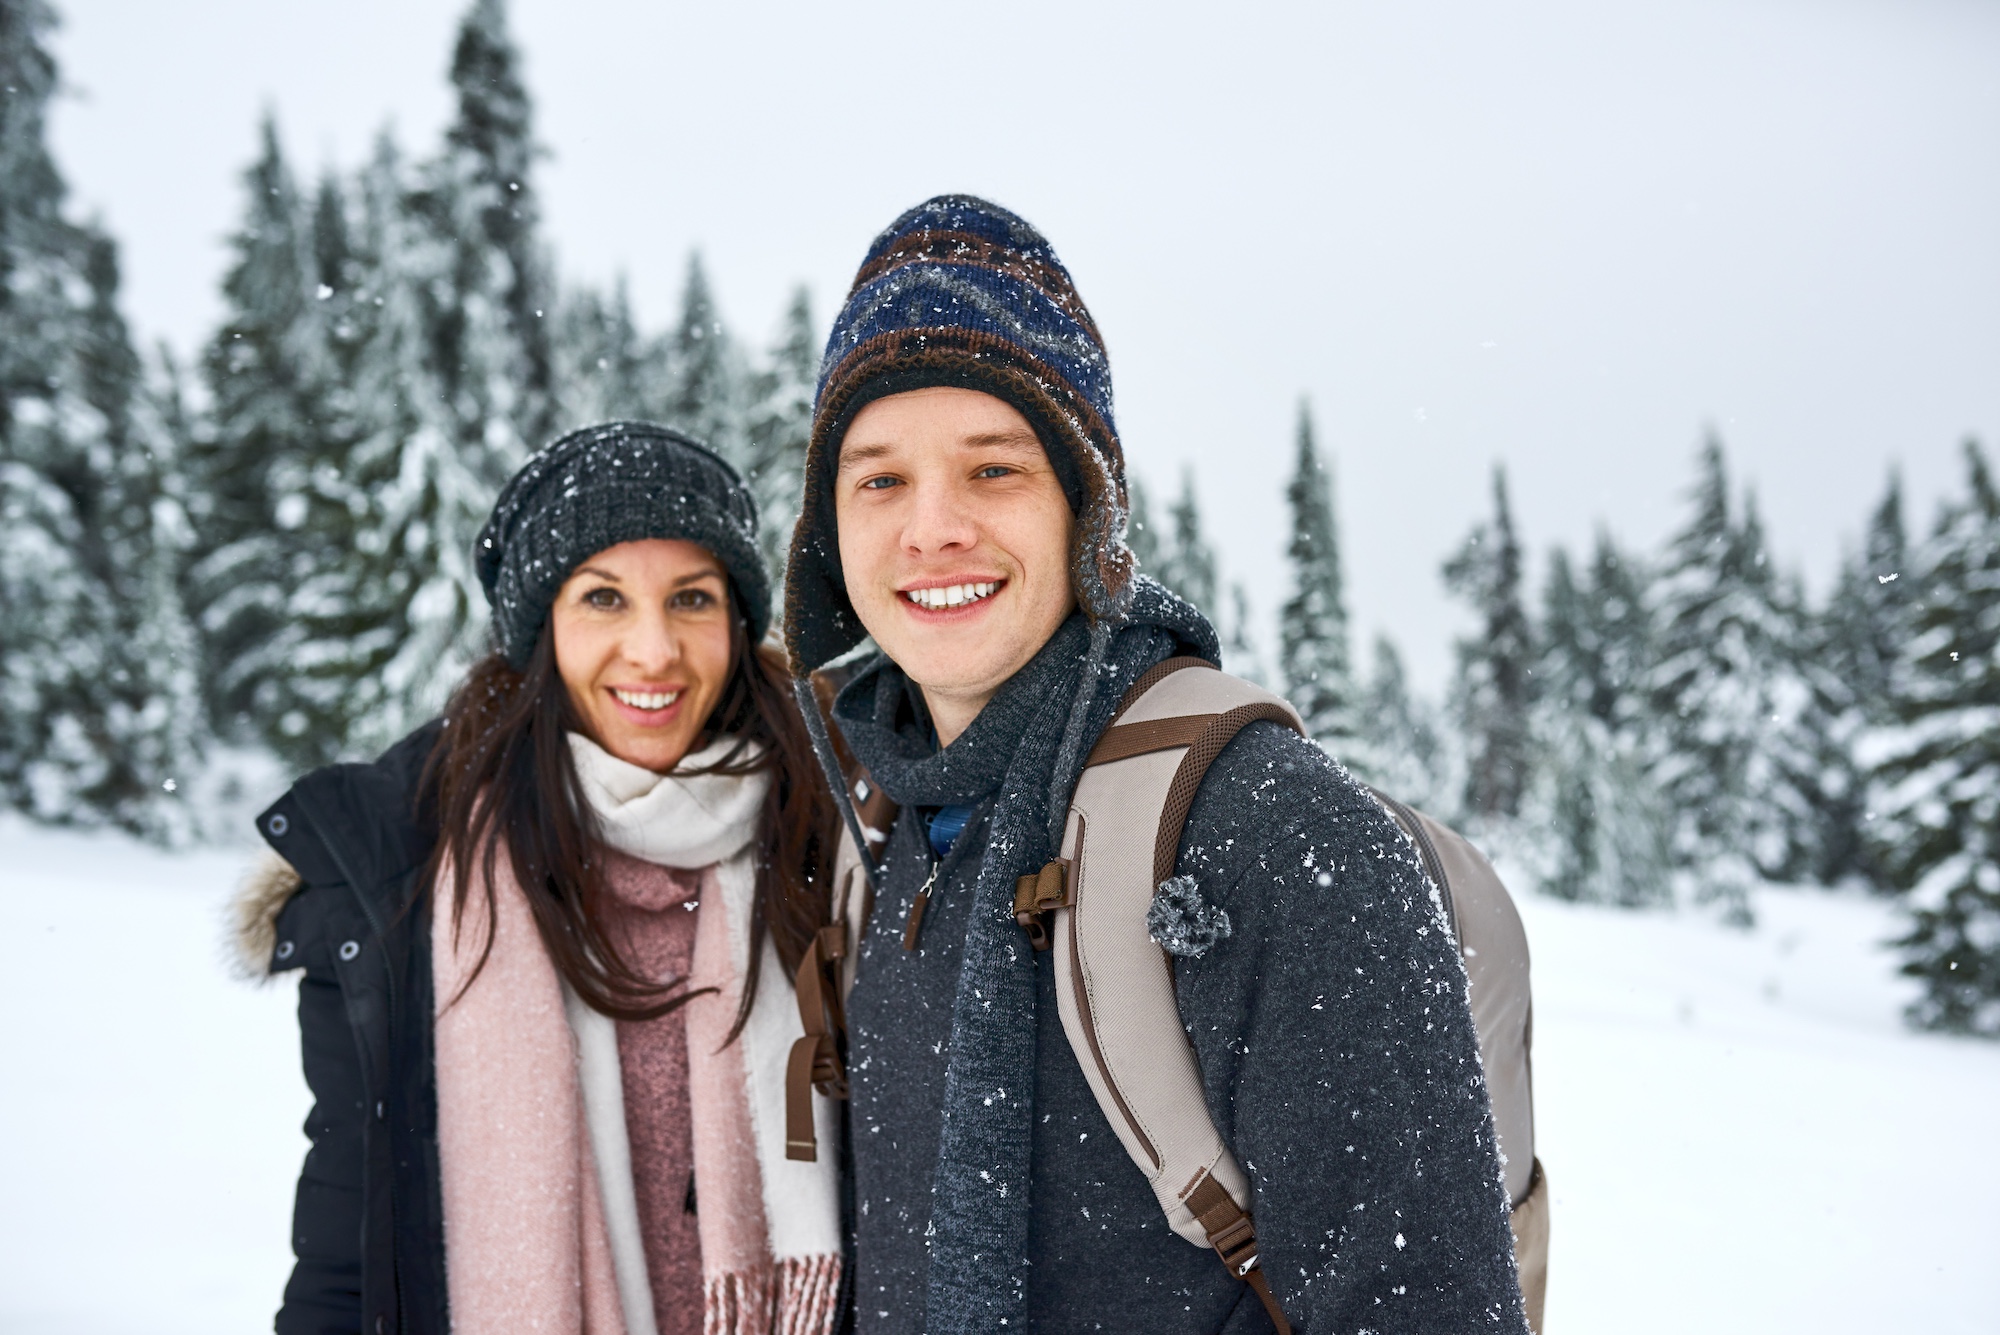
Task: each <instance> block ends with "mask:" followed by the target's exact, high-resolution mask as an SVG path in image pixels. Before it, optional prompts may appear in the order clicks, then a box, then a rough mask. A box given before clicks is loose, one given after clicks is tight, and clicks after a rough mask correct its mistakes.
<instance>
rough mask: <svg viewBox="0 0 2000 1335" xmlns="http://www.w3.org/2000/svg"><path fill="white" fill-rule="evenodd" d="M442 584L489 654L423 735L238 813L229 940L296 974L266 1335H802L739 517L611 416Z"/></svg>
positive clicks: (779, 931) (794, 794)
mask: <svg viewBox="0 0 2000 1335" xmlns="http://www.w3.org/2000/svg"><path fill="white" fill-rule="evenodd" d="M477 555H478V562H479V577H480V581H481V583H482V584H483V585H484V587H485V589H486V594H487V599H488V601H489V603H490V604H491V606H492V610H493V637H494V641H495V644H496V646H497V648H496V650H495V652H494V653H493V654H492V655H491V656H489V657H488V658H486V659H484V660H483V661H481V662H480V663H478V664H477V665H476V666H475V667H474V668H473V669H472V671H471V673H470V675H469V676H468V677H467V678H466V680H465V682H464V683H463V684H462V685H461V686H460V687H459V689H458V691H457V693H456V694H455V695H454V696H453V697H452V700H451V703H450V704H449V705H448V706H447V708H446V710H445V713H444V716H443V718H442V719H441V720H438V721H437V722H434V723H432V724H431V725H429V726H428V727H426V728H424V729H422V730H420V731H419V732H417V733H416V734H413V735H412V736H411V737H409V738H407V739H405V740H404V741H403V742H402V743H400V744H398V745H397V746H396V747H394V748H392V749H391V750H390V751H389V752H388V753H387V754H386V755H384V756H383V757H382V758H381V759H380V760H379V761H377V762H376V763H374V764H372V765H336V766H333V767H330V768H329V769H325V770H321V771H318V772H316V773H314V774H311V775H308V776H307V777H306V778H304V779H301V780H300V781H299V782H298V783H297V784H296V785H295V786H294V787H293V788H292V790H291V791H290V792H289V793H287V794H286V795H285V797H284V798H283V799H281V800H280V801H279V802H278V803H277V804H275V805H274V806H273V807H271V809H270V810H269V811H267V812H265V813H264V815H263V816H262V817H261V818H260V821H259V825H260V829H261V831H262V833H263V834H264V835H265V837H266V839H267V840H268V841H269V842H270V844H271V846H272V848H273V849H274V850H275V851H276V853H277V854H278V855H279V857H280V858H282V859H283V866H282V867H280V868H279V869H278V871H279V874H278V875H276V876H270V877H266V878H264V879H263V881H262V882H261V883H260V884H258V885H256V886H254V887H253V889H252V892H251V893H250V894H249V895H248V896H247V897H246V903H245V905H244V908H243V919H242V921H243V923H244V925H245V928H246V931H247V933H248V935H249V936H250V937H251V939H252V949H253V950H255V951H256V952H257V955H258V956H259V957H260V958H261V959H263V960H266V961H268V966H267V967H268V968H269V969H270V970H273V971H275V970H282V969H290V968H301V967H302V968H303V969H304V970H305V976H304V978H303V980H302V982H301V984H300V996H299V1018H300V1026H301V1030H302V1037H303V1048H304V1055H305V1068H306V1076H307V1079H308V1082H309V1083H310V1084H311V1086H312V1090H313V1094H314V1097H315V1100H316V1105H315V1107H314V1109H313V1112H312V1115H311V1117H310V1119H309V1121H308V1123H307V1132H308V1134H309V1135H310V1136H311V1138H312V1150H311V1152H310V1153H309V1154H308V1155H307V1157H306V1163H305V1169H304V1172H303V1174H302V1175H301V1177H300V1181H299V1192H298V1201H297V1209H296V1217H295V1225H294V1230H293V1232H294V1240H293V1241H294V1249H295V1251H296V1252H297V1254H298V1265H297V1267H296V1269H295V1270H294V1272H293V1275H292V1279H291V1282H290V1284H289V1285H288V1286H287V1288H286V1291H285V1302H284V1307H283V1309H282V1310H281V1311H280V1312H279V1314H278V1318H277V1329H278V1331H279V1332H280V1335H289V1332H293V1331H301V1332H302V1331H314V1332H320V1331H336V1330H338V1331H358V1332H382V1333H383V1335H387V1333H388V1332H412V1333H414V1332H433V1331H435V1332H439V1333H440V1335H441V1333H442V1332H444V1331H447V1330H455V1331H458V1332H461V1333H463V1332H482V1333H483V1332H496V1333H498V1332H513V1331H523V1330H536V1331H568V1332H577V1333H578V1335H603V1333H605V1332H611V1333H612V1335H620V1333H623V1335H652V1333H653V1332H658V1333H659V1335H679V1333H680V1332H695V1331H711V1332H712V1331H727V1332H739V1331H741V1332H757V1333H759V1335H761V1333H762V1332H765V1331H770V1330H775V1329H782V1330H784V1331H786V1332H791V1331H812V1332H825V1331H829V1330H830V1329H831V1327H832V1323H833V1315H834V1305H835V1298H836V1292H837V1290H838V1287H839V1270H840V1259H839V1257H840V1236H839V1218H838V1213H839V1212H838V1204H837V1199H838V1192H837V1182H836V1181H835V1179H834V1169H833V1167H832V1165H831V1163H830V1162H828V1161H830V1160H831V1158H832V1156H831V1155H822V1156H820V1158H821V1160H822V1162H819V1163H798V1162H791V1161H788V1160H787V1158H786V1155H785V1129H784V1075H785V1061H786V1058H787V1055H788V1053H789V1050H790V1047H791V1044H792V1042H793V1041H794V1040H795V1039H796V1038H797V1037H798V1036H799V1034H800V1032H801V1031H800V1024H799V1019H798V1015H797V1010H796V1006H795V1004H794V1001H793V998H792V993H791V988H790V986H789V983H788V980H789V978H790V977H791V974H792V971H793V970H794V969H795V968H796V966H797V964H798V962H799V959H800V957H801V954H802V952H803V951H805V950H806V949H807V948H808V947H809V945H810V941H811V936H812V933H813V932H814V931H815V930H816V929H817V928H818V927H819V926H820V925H821V923H822V922H823V921H824V916H825V908H824V902H825V896H824V887H825V883H826V870H827V867H828V864H829V862H830V858H831V837H832V832H833V824H832V817H831V807H830V805H829V802H828V800H827V797H826V793H825V789H824V786H823V784H822V783H821V781H820V779H819V776H818V771H817V769H816V766H815V763H814V761H813V757H812V751H811V747H810V743H809V742H808V740H807V738H806V734H805V731H804V729H803V727H802V726H801V724H800V721H799V719H798V717H797V715H796V714H795V713H794V712H793V710H792V708H791V706H790V704H789V702H788V701H789V696H788V693H787V691H786V688H785V680H786V679H785V674H784V666H783V661H782V659H781V658H780V657H779V656H778V654H777V653H776V651H775V650H773V649H771V648H769V647H767V646H764V645H763V644H762V643H761V641H762V638H763V635H764V632H765V630H766V628H767V626H768V623H769V619H770V613H769V608H770V589H769V583H768V578H767V576H766V574H765V572H764V568H763V566H762V563H761V561H760V559H759V556H758V547H757V541H756V508H755V506H754V505H753V503H752V501H751V498H750V495H749V493H748V492H747V490H746V489H745V488H744V486H743V483H742V481H741V480H740V479H739V478H738V477H737V476H736V474H735V473H734V471H732V470H731V469H730V468H729V466H728V465H727V464H725V463H723V462H722V461H721V460H720V459H718V458H716V457H715V456H714V455H713V454H711V453H709V452H708V451H707V450H705V449H703V448H702V447H701V446H699V445H696V444H694V443H693V442H691V441H689V440H687V439H686V438H684V437H682V436H680V435H677V434H676V433H674V432H672V431H669V430H666V429H664V428H661V427H657V426H651V425H647V424H643V423H630V422H620V423H611V424H608V425H605V426H597V427H590V428H586V429H584V430H581V431H577V432H573V433H572V434H570V435H568V436H565V437H563V438H562V439H560V440H558V441H556V442H555V443H553V444H551V445H550V446H548V447H547V448H546V449H544V450H543V451H542V452H541V453H539V454H538V455H536V456H535V457H534V458H533V459H532V460H530V461H529V463H528V464H527V466H526V467H524V468H523V469H522V470H521V472H520V473H519V475H517V476H516V477H515V478H514V479H513V481H512V482H510V483H509V484H508V486H507V489H506V491H505V492H504V493H503V494H502V495H501V498H500V501H499V504H498V505H497V506H496V507H495V509H494V511H493V515H492V518H491V519H490V520H489V521H488V522H487V525H486V528H485V530H484V531H483V532H482V534H481V536H480V540H479V548H478V553H477ZM260 933H261V936H260ZM815 1103H816V1105H817V1106H816V1109H815V1112H816V1117H817V1120H818V1121H819V1124H820V1126H819V1133H820V1136H821V1139H822V1143H831V1142H829V1141H828V1140H827V1137H828V1136H829V1134H830V1133H831V1130H832V1122H831V1119H830V1115H829V1112H828V1106H827V1104H826V1102H825V1100H824V1099H816V1100H815Z"/></svg>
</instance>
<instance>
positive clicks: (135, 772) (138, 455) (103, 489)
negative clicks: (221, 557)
mask: <svg viewBox="0 0 2000 1335" xmlns="http://www.w3.org/2000/svg"><path fill="white" fill-rule="evenodd" d="M54 24H55V16H54V14H53V13H52V12H51V11H50V10H49V8H48V7H47V6H46V5H44V4H42V3H40V0H0V180H4V181H5V182H6V187H5V189H4V190H0V606H3V607H5V608H6V628H5V631H4V632H0V634H4V639H0V795H3V796H4V798H5V800H6V801H7V802H8V803H9V804H11V805H13V806H15V807H17V808H18V809H21V810H23V811H25V812H27V813H28V814H29V815H31V816H33V817H35V818H36V819H40V820H47V821H56V822H62V823H78V824H90V823H96V822H99V821H111V822H114V823H116V824H118V825H121V826H123V827H125V828H127V829H131V830H134V831H136V832H138V833H142V834H146V835H150V836H153V837H156V838H167V839H173V838H177V837H180V836H182V835H184V834H185V833H186V832H187V831H188V829H189V828H190V825H189V820H188V816H187V811H186V809H185V807H184V806H183V805H182V803H181V802H180V800H179V799H178V798H177V797H176V796H175V790H176V789H177V788H178V787H179V786H180V783H179V780H181V779H183V778H185V777H186V776H187V774H188V773H189V772H190V771H192V770H194V769H196V768H198V767H199V765H200V764H201V760H202V754H201V753H202V748H203V744H204V741H205V726H204V719H205V715H204V713H203V711H202V709H201V702H200V699H199V695H198V693H197V692H195V691H194V689H193V686H194V680H193V671H194V666H195V665H194V663H193V661H192V658H191V642H190V635H189V632H188V626H187V621H186V617H185V614H184V610H183V607H182V603H181V600H180V588H179V582H180V581H179V573H180V572H179V566H180V561H181V544H182V540H183V539H184V536H185V533H186V526H185V522H184V519H183V517H182V516H181V514H180V513H179V510H178V507H177V504H176V500H175V496H174V494H173V493H174V491H175V479H174V477H173V470H174V467H175V462H176V461H175V456H174V450H173V442H172V441H171V440H170V439H168V438H167V436H166V435H165V433H164V431H163V423H162V421H161V419H160V417H159V415H158V414H156V413H154V412H153V411H152V410H151V404H150V403H149V401H148V397H147V389H146V386H145V384H144V382H143V375H142V371H141V367H140V363H139V359H138V357H137V356H136V354H135V353H134V352H133V348H132V343H131V339H130V336H129V334H128V333H127V330H126V327H125V323H124V320H123V318H122V317H121V316H120V314H119V312H118V307H117V293H118V263H117V251H116V248H115V247H114V246H113V244H112V242H111V241H110V240H109V238H107V237H105V236H104V235H103V234H102V233H101V232H100V231H98V230H97V229H96V228H95V227H88V226H82V225H78V224H76V223H74V222H72V221H70V220H69V219H68V218H67V217H66V216H65V214H64V209H63V203H64V200H63V196H64V193H65V186H64V183H63V180H62V175H61V173H60V171H59V170H58V169H57V167H56V164H55V161H54V159H53V158H52V157H51V156H50V154H49V152H48V144H47V134H46V131H47V126H46V113H47V107H48V102H49V99H50V97H51V96H52V95H53V93H54V91H55V88H56V86H57V72H56V66H55V62H54V60H53V58H52V57H51V56H50V54H49V51H48V49H47V46H46V38H47V35H48V33H49V31H50V30H51V29H52V28H53V27H54Z"/></svg>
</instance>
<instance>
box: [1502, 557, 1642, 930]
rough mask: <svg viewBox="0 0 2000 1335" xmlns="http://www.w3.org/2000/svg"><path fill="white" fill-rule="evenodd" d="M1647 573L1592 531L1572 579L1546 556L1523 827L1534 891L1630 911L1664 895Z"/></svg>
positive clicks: (1564, 562)
mask: <svg viewBox="0 0 2000 1335" xmlns="http://www.w3.org/2000/svg"><path fill="white" fill-rule="evenodd" d="M1648 613H1649V609H1648V606H1647V599H1646V579H1645V571H1644V569H1643V568H1642V567H1641V565H1640V564H1639V563H1638V562H1637V561H1635V560H1633V559H1632V558H1630V557H1628V556H1626V555H1625V554H1624V553H1622V552H1620V551H1619V550H1618V548H1617V546H1616V545H1615V544H1614V543H1613V542H1612V540H1611V536H1610V535H1609V534H1608V533H1606V532H1603V531H1602V530H1600V531H1599V533H1598V535H1597V545H1596V550H1595V552H1594V553H1593V555H1592V558H1591V561H1590V565H1589V568H1588V569H1587V570H1586V571H1585V573H1584V575H1583V576H1582V577H1581V578H1579V577H1578V576H1577V575H1576V574H1575V573H1574V572H1573V570H1572V567H1571V565H1570V560H1569V554H1568V553H1567V552H1566V551H1563V550H1562V549H1560V548H1558V549H1557V550H1556V551H1554V552H1553V553H1552V554H1551V555H1550V559H1549V576H1548V583H1547V586H1546V588H1545V590H1544V594H1543V612H1542V635H1541V646H1540V652H1539V654H1538V655H1537V659H1536V661H1537V663H1538V667H1537V668H1536V679H1537V681H1538V682H1539V687H1538V689H1537V691H1536V698H1535V704H1534V708H1533V711H1532V719H1533V733H1534V738H1535V741H1534V753H1535V756H1536V762H1537V764H1536V769H1537V773H1536V778H1535V782H1534V784H1533V785H1532V786H1531V792H1532V794H1533V797H1532V799H1531V802H1530V806H1531V808H1532V810H1531V813H1530V815H1531V818H1530V820H1529V821H1528V824H1529V825H1531V826H1532V827H1535V828H1536V829H1538V830H1540V831H1543V832H1544V837H1545V839H1546V850H1545V853H1544V856H1543V857H1542V858H1540V859H1539V861H1540V862H1541V864H1542V865H1541V881H1542V888H1543V889H1544V890H1545V891H1546V892H1547V893H1549V894H1552V895H1555V896H1557V897H1559V898H1563V899H1589V900H1600V901H1604V902H1608V903H1614V904H1624V905H1628V906H1637V905H1643V904H1652V903H1658V902H1662V901H1665V900H1667V899H1668V898H1670V895H1671V884H1670V881H1669V874H1670V872H1671V870H1672V868H1671V864H1670V861H1669V857H1668V849H1667V833H1668V822H1667V820H1666V813H1665V812H1664V811H1663V810H1662V809H1661V807H1660V803H1659V801H1658V798H1657V795H1656V794H1655V793H1654V792H1653V790H1652V787H1651V785H1650V784H1649V783H1648V782H1647V766H1648V764H1649V760H1650V749H1649V744H1648V739H1649V737H1650V732H1649V727H1650V718H1649V716H1648V714H1647V712H1646V706H1647V701H1646V694H1645V689H1646V682H1647V672H1648V668H1649V665H1650V660H1651V654H1652V647H1651V646H1652V626H1651V624H1650V617H1649V614H1648Z"/></svg>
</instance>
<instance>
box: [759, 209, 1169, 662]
mask: <svg viewBox="0 0 2000 1335" xmlns="http://www.w3.org/2000/svg"><path fill="white" fill-rule="evenodd" d="M939 385H950V386H957V387H960V388H964V389H976V390H980V391H983V392H985V393H987V394H991V395H993V396H994V397H995V398H998V399H1001V400H1004V401H1005V402H1007V403H1008V404H1011V405H1012V406H1013V407H1014V408H1015V409H1016V410H1017V411H1019V412H1020V414H1021V415H1022V416H1023V417H1025V418H1027V419H1028V422H1029V424H1030V425H1032V426H1033V427H1034V428H1035V433H1036V434H1037V435H1038V436H1040V437H1041V441H1042V448H1044V449H1045V450H1047V451H1048V455H1049V462H1050V464H1051V465H1052V466H1053V467H1054V468H1055V470H1056V475H1057V477H1058V478H1059V479H1061V481H1062V486H1063V491H1064V493H1065V494H1066V495H1067V496H1068V497H1069V503H1070V507H1071V508H1072V509H1073V510H1075V511H1076V517H1077V525H1076V538H1075V546H1074V548H1073V549H1072V552H1071V565H1070V582H1071V584H1072V586H1073V587H1074V590H1075V593H1076V600H1077V604H1078V606H1079V607H1081V608H1082V609H1083V612H1084V615H1085V616H1087V617H1088V618H1090V620H1091V621H1092V622H1093V623H1095V622H1099V621H1110V622H1114V623H1115V622H1116V621H1118V620H1119V619H1120V618H1121V617H1122V616H1123V614H1124V612H1125V610H1126V609H1127V607H1128V606H1129V604H1130V601H1131V583H1132V553H1131V552H1130V551H1129V550H1128V549H1127V547H1126V546H1125V514H1126V501H1125V457H1124V453H1123V451H1122V449H1121V448H1120V446H1119V443H1118V426H1117V423H1116V421H1115V420H1114V419H1113V417H1112V411H1111V361H1110V359H1109V358H1108V357H1107V356H1106V355H1105V351H1104V340H1103V338H1102V337H1101V336H1100V335H1099V333H1098V331H1097V322H1096V321H1094V320H1092V319H1091V318H1090V311H1089V310H1088V309H1087V308H1086V307H1085V306H1084V304H1083V298H1082V297H1080V296H1078V295H1077V292H1076V287H1075V285H1074V284H1073V283H1072V282H1071V281H1070V276H1069V270H1067V269H1065V268H1064V267H1063V264H1062V261H1061V260H1059V259H1057V258H1056V253H1055V249H1054V248H1053V247H1052V246H1050V245H1049V243H1048V240H1047V239H1046V238H1044V237H1043V236H1042V234H1041V233H1040V232H1038V231H1036V230H1035V229H1034V228H1033V227H1031V226H1030V225H1029V224H1028V223H1026V222H1025V221H1023V220H1022V219H1020V218H1017V217H1016V216H1014V215H1013V214H1012V213H1009V212H1008V211H1007V210H1006V209H1003V208H1001V207H999V206H998V205H997V204H989V203H987V202H986V201H985V200H983V199H975V198H973V197H972V196H970V195H939V196H937V197H936V198H934V199H927V200H925V201H924V202H923V203H921V204H919V205H917V206H916V207H915V208H913V209H911V210H909V211H908V212H907V213H905V214H903V216H902V217H900V218H898V219H896V221H895V222H893V223H891V224H890V225H889V227H888V229H887V230H886V231H884V232H883V233H882V234H881V235H880V236H878V237H876V238H875V242H874V244H873V245H871V246H869V247H868V254H867V255H866V257H864V258H863V260H862V262H861V268H860V271H859V272H857V273H856V274H855V275H854V286H853V288H852V289H851V290H850V291H849V292H848V294H847V301H846V303H845V304H844V305H843V306H842V307H841V309H840V313H839V315H838V316H836V317H835V319H834V323H833V333H832V335H831V336H830V337H829V338H828V339H827V343H826V355H825V356H824V358H823V359H822V360H821V362H820V371H819V388H818V393H817V395H816V396H815V398H814V401H813V425H812V441H811V444H810V445H809V446H808V448H807V452H806V464H805V496H804V501H803V504H802V506H801V510H800V515H799V523H798V527H797V529H796V530H794V532H793V534H792V550H791V556H790V559H789V564H788V566H787V575H786V580H785V644H786V648H787V649H789V650H790V651H791V657H792V670H793V672H794V673H796V674H798V675H800V676H804V675H805V674H807V673H809V672H811V671H812V670H813V669H815V668H818V667H821V666H823V665H824V664H826V663H829V662H831V661H832V660H834V659H836V658H838V657H840V656H841V655H842V654H844V653H846V652H847V651H848V650H850V649H852V648H853V647H854V646H855V645H857V644H859V643H860V642H861V641H862V639H863V638H864V637H865V636H866V635H867V631H866V630H865V629H864V628H863V627H862V625H861V622H860V619H859V618H858V617H856V616H855V614H854V605H853V604H852V603H851V602H849V601H848V597H847V583H846V580H845V579H844V578H843V577H842V574H841V569H840V543H839V540H838V538H837V537H836V535H835V531H834V515H833V488H832V482H833V474H834V471H835V469H836V468H837V466H838V464H839V461H840V443H841V439H842V437H843V436H845V435H846V433H847V427H848V424H849V423H850V422H852V421H853V420H854V415H855V414H856V413H858V412H860V411H861V409H862V408H864V407H865V406H867V405H868V404H870V403H872V402H874V401H875V400H876V399H879V398H883V397H885V396H887V395H890V394H901V393H903V392H905V391H908V390H913V389H928V388H931V387H934V386H939Z"/></svg>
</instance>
